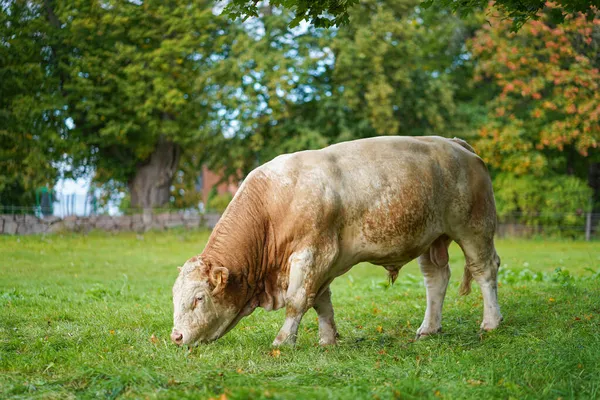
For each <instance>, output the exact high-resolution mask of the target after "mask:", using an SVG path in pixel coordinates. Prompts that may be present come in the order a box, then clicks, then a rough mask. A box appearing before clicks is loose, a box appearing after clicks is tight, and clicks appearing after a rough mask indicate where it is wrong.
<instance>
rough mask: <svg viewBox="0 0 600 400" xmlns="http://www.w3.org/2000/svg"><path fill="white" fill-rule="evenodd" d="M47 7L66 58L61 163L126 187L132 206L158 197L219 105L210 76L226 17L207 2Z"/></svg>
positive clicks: (167, 190)
mask: <svg viewBox="0 0 600 400" xmlns="http://www.w3.org/2000/svg"><path fill="white" fill-rule="evenodd" d="M48 1H49V0H48ZM47 11H48V18H49V19H50V20H55V21H56V22H57V27H60V30H61V33H62V36H61V38H62V40H61V43H60V44H59V45H58V46H56V48H55V49H54V51H55V52H56V53H58V54H60V55H61V56H62V57H64V58H65V59H66V61H65V62H64V64H63V65H62V66H63V70H62V84H63V86H64V97H65V99H66V103H67V105H68V107H67V115H68V117H69V118H70V119H71V121H72V127H71V129H70V130H69V132H68V141H69V143H70V144H71V149H70V150H71V151H70V159H69V162H70V163H71V164H72V165H74V166H76V167H77V168H79V169H78V171H81V172H83V171H93V172H94V181H95V182H96V183H97V184H101V185H105V186H107V187H110V188H112V189H114V188H124V187H127V188H128V189H129V193H130V196H131V206H132V207H142V208H148V207H158V206H163V205H165V204H166V203H168V202H169V201H170V196H171V186H172V181H173V177H174V175H175V173H176V171H177V168H178V165H179V161H180V157H181V154H182V152H183V151H184V150H185V149H186V147H188V146H190V144H195V143H197V142H198V141H200V140H201V138H202V136H203V134H204V132H205V128H206V126H207V125H208V124H209V123H210V121H211V117H210V116H211V115H212V114H213V113H214V112H216V109H217V108H218V107H217V106H216V105H215V104H214V102H213V98H214V96H215V82H214V80H213V78H214V74H215V71H218V70H219V68H220V63H221V62H222V60H223V59H224V58H226V57H227V54H228V51H229V49H230V44H231V43H230V41H229V38H230V37H229V36H228V34H229V33H230V29H231V26H230V24H228V23H227V22H226V20H224V19H223V18H219V17H217V16H215V15H214V14H213V12H212V2H210V1H203V2H199V1H185V0H181V1H170V2H163V1H158V0H147V1H144V2H121V1H108V2H89V1H83V0H80V1H56V2H55V3H50V4H49V6H48V7H47Z"/></svg>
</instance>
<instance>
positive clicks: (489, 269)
mask: <svg viewBox="0 0 600 400" xmlns="http://www.w3.org/2000/svg"><path fill="white" fill-rule="evenodd" d="M495 257H496V258H497V256H495ZM498 263H499V262H497V261H496V260H495V259H492V260H489V261H488V262H485V263H483V264H469V265H468V268H469V270H470V271H471V274H472V275H473V278H474V279H475V281H476V282H477V283H478V284H479V287H480V288H481V295H482V296H483V321H482V322H481V329H483V330H485V331H491V330H492V329H496V328H497V327H498V325H500V322H501V321H502V314H501V313H500V305H499V304H498V265H497V264H498Z"/></svg>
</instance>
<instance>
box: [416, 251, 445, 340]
mask: <svg viewBox="0 0 600 400" xmlns="http://www.w3.org/2000/svg"><path fill="white" fill-rule="evenodd" d="M419 266H420V267H421V272H422V273H423V276H424V279H425V288H426V290H427V309H426V310H425V318H424V319H423V323H422V324H421V326H420V327H419V329H418V330H417V338H419V337H421V336H426V335H431V334H434V333H438V332H440V331H441V330H442V306H443V305H444V298H445V297H446V289H447V287H448V281H449V280H450V267H449V266H448V264H446V266H444V267H438V266H437V265H435V264H433V263H432V262H431V260H430V258H429V254H424V255H422V256H421V257H419Z"/></svg>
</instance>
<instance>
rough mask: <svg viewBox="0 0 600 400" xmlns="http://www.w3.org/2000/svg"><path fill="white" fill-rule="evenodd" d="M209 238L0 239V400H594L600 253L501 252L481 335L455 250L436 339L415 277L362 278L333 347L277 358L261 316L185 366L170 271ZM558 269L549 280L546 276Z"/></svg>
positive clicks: (312, 346) (557, 249)
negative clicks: (461, 287)
mask: <svg viewBox="0 0 600 400" xmlns="http://www.w3.org/2000/svg"><path fill="white" fill-rule="evenodd" d="M207 237H208V234H207V233H206V232H186V231H171V232H169V233H148V234H146V235H144V236H138V235H136V234H119V235H109V234H103V233H93V234H90V235H87V236H78V235H67V236H46V237H41V236H35V237H0V257H1V264H0V398H9V397H10V398H60V399H63V398H69V397H82V398H97V397H106V398H116V397H124V398H138V397H141V398H145V397H149V398H179V397H191V398H206V397H211V396H212V397H219V396H221V395H223V394H224V395H225V396H226V397H227V398H230V399H244V398H286V399H299V398H345V399H346V398H347V399H354V398H394V397H397V398H447V399H458V398H480V399H485V398H491V397H494V398H515V399H523V398H535V399H538V398H548V399H557V398H559V397H562V398H564V399H566V398H598V397H600V273H599V272H600V245H599V244H598V243H583V242H568V241H520V240H501V241H499V242H498V244H497V247H498V253H499V254H500V256H501V257H502V265H503V267H502V270H501V271H502V274H501V288H500V304H501V307H502V312H503V314H504V317H505V320H504V323H503V325H502V326H501V327H500V328H499V329H498V330H497V331H495V332H490V333H485V334H483V335H480V334H479V332H478V327H479V323H480V321H481V315H482V302H481V297H480V292H479V289H478V288H477V285H474V292H473V293H471V295H469V296H467V297H459V296H458V295H457V288H458V284H459V281H460V275H461V273H462V268H463V259H462V255H461V254H460V252H459V251H458V250H457V247H456V246H455V245H453V246H452V248H451V265H452V269H453V273H454V276H453V278H452V279H451V283H450V288H449V291H448V296H447V298H446V303H445V305H444V333H443V334H440V335H437V336H433V337H428V338H426V339H423V340H419V341H414V340H413V339H414V335H415V330H416V329H417V327H418V326H419V324H420V322H421V319H422V317H423V313H424V311H425V289H424V287H423V285H422V283H421V281H422V279H421V275H420V273H419V271H418V268H417V267H416V265H415V264H414V263H411V264H410V265H408V266H407V267H405V269H403V270H402V271H401V273H400V276H399V278H398V281H397V282H396V284H395V285H394V286H390V287H388V286H387V285H386V284H385V282H386V274H385V271H384V270H383V269H382V268H380V267H374V266H369V265H361V266H358V267H356V268H354V269H352V270H351V271H350V272H349V273H348V274H346V275H344V276H342V277H340V278H338V279H337V280H336V281H335V282H334V283H333V288H332V290H333V303H334V307H335V310H336V317H337V323H338V329H339V331H340V333H341V335H342V339H341V340H340V343H339V345H338V346H337V347H335V348H325V349H324V348H320V347H318V346H317V343H318V333H317V323H316V314H315V312H314V311H312V310H311V311H310V312H308V313H307V314H306V316H305V317H304V320H303V322H302V325H301V328H300V337H299V340H298V345H297V346H296V347H295V348H284V349H282V350H281V352H280V353H277V352H273V351H272V349H271V347H270V344H271V342H272V340H273V338H274V337H275V335H276V334H277V331H278V329H279V328H280V325H281V324H282V322H283V313H282V311H278V312H271V313H267V312H264V311H262V310H259V311H257V312H255V313H254V314H253V315H251V316H250V317H247V318H246V319H244V320H243V321H242V322H241V323H240V324H239V325H238V326H237V327H236V328H235V329H234V330H233V331H232V332H230V333H229V334H228V335H226V336H225V337H224V338H222V339H220V340H219V341H217V342H215V343H213V344H210V345H201V346H199V347H197V348H195V349H194V350H193V351H191V352H188V351H186V350H185V349H182V348H177V347H176V346H174V345H172V344H170V343H169V340H168V338H169V333H170V329H171V324H172V305H171V287H172V284H173V282H174V279H175V277H176V274H177V269H176V268H175V267H176V266H178V265H181V264H182V263H183V262H184V261H185V260H186V259H187V258H189V257H191V256H192V255H195V254H197V253H199V252H200V251H201V250H202V247H203V245H204V243H205V241H206V239H207ZM557 268H560V270H558V272H555V271H556V269H557Z"/></svg>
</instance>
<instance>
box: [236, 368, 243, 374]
mask: <svg viewBox="0 0 600 400" xmlns="http://www.w3.org/2000/svg"><path fill="white" fill-rule="evenodd" d="M235 372H237V373H238V374H243V373H244V370H243V369H241V368H238V369H236V370H235Z"/></svg>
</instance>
